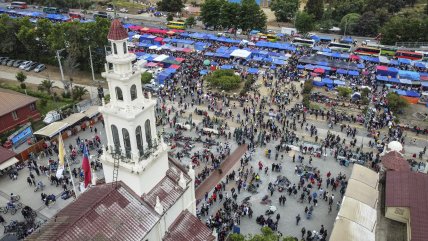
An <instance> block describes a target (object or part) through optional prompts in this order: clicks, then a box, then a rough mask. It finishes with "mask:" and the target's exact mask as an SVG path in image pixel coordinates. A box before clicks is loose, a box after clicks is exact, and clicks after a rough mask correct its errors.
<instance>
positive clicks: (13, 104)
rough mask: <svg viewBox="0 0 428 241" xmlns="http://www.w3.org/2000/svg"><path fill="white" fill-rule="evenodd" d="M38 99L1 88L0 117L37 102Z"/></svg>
mask: <svg viewBox="0 0 428 241" xmlns="http://www.w3.org/2000/svg"><path fill="white" fill-rule="evenodd" d="M36 100H37V98H34V97H31V96H28V95H24V94H21V93H18V92H15V91H11V90H6V89H2V88H0V103H1V105H0V116H3V115H6V114H8V113H10V112H12V111H14V110H17V109H19V108H21V107H24V106H26V105H29V104H31V103H33V102H35V101H36Z"/></svg>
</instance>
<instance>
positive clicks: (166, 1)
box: [156, 0, 184, 13]
mask: <svg viewBox="0 0 428 241" xmlns="http://www.w3.org/2000/svg"><path fill="white" fill-rule="evenodd" d="M156 4H157V6H158V9H159V10H160V11H165V12H170V13H178V12H181V10H182V9H183V8H184V3H183V1H182V0H161V1H159V2H157V3H156Z"/></svg>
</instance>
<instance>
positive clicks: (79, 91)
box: [73, 86, 88, 100]
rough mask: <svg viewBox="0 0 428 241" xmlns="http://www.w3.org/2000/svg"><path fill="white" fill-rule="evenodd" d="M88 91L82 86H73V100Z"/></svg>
mask: <svg viewBox="0 0 428 241" xmlns="http://www.w3.org/2000/svg"><path fill="white" fill-rule="evenodd" d="M86 93H88V90H87V89H85V87H83V86H74V87H73V100H82V97H83V96H84V95H85V94H86Z"/></svg>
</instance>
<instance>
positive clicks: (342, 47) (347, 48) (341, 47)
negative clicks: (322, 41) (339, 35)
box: [327, 42, 352, 52]
mask: <svg viewBox="0 0 428 241" xmlns="http://www.w3.org/2000/svg"><path fill="white" fill-rule="evenodd" d="M327 47H328V48H329V49H331V50H335V51H340V52H351V47H352V46H351V45H350V44H343V43H337V42H331V43H329V44H328V46H327Z"/></svg>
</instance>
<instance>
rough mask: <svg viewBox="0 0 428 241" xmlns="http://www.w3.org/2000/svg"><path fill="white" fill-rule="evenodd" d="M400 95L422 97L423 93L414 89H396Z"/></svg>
mask: <svg viewBox="0 0 428 241" xmlns="http://www.w3.org/2000/svg"><path fill="white" fill-rule="evenodd" d="M395 93H397V94H398V95H403V96H409V97H420V96H421V95H420V94H419V93H418V92H416V91H413V90H395Z"/></svg>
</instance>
